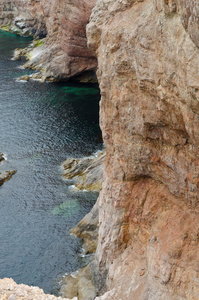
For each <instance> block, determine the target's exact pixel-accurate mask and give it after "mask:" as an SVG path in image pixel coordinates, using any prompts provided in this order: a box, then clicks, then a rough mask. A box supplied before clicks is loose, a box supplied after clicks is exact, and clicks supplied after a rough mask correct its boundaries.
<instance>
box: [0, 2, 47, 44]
mask: <svg viewBox="0 0 199 300" xmlns="http://www.w3.org/2000/svg"><path fill="white" fill-rule="evenodd" d="M0 27H2V28H3V29H5V30H9V31H11V32H13V33H17V34H21V35H24V36H35V37H40V38H42V37H45V36H46V33H47V31H46V23H45V19H44V14H43V9H42V6H41V1H40V0H15V1H12V0H0Z"/></svg>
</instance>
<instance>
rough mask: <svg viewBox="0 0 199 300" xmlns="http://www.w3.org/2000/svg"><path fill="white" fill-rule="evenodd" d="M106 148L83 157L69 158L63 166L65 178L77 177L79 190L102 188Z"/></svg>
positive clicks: (76, 182)
mask: <svg viewBox="0 0 199 300" xmlns="http://www.w3.org/2000/svg"><path fill="white" fill-rule="evenodd" d="M105 155H106V154H105V150H104V151H98V152H97V153H96V154H95V155H92V156H90V157H85V158H81V159H75V158H69V159H67V160H66V161H65V162H64V163H63V165H62V167H63V169H64V174H63V177H64V178H65V179H73V178H74V179H75V186H76V188H78V189H79V190H87V191H97V192H99V191H100V190H101V189H102V180H103V169H104V163H105Z"/></svg>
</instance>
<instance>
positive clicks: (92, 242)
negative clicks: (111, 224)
mask: <svg viewBox="0 0 199 300" xmlns="http://www.w3.org/2000/svg"><path fill="white" fill-rule="evenodd" d="M98 228H99V210H98V203H96V204H95V205H94V207H93V208H92V210H91V211H90V213H88V214H87V215H86V216H85V217H84V218H83V219H82V220H81V221H80V222H79V223H78V224H77V226H75V227H74V228H73V229H72V230H71V233H73V234H75V235H76V236H77V237H79V238H81V239H83V242H84V244H83V249H84V252H85V254H88V253H95V251H96V248H97V242H98Z"/></svg>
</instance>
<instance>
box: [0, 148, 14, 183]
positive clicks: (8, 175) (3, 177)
mask: <svg viewBox="0 0 199 300" xmlns="http://www.w3.org/2000/svg"><path fill="white" fill-rule="evenodd" d="M4 160H5V158H4V156H3V154H2V153H0V164H1V163H2V162H3V161H4ZM15 173H16V170H13V171H5V172H4V173H3V174H2V173H1V172H0V186H1V185H2V184H3V183H4V182H5V181H8V180H10V178H11V177H12V175H14V174H15Z"/></svg>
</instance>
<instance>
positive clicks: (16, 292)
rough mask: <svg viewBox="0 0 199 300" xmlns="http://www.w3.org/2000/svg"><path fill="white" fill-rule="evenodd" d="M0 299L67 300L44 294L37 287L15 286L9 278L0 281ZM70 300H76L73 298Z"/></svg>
mask: <svg viewBox="0 0 199 300" xmlns="http://www.w3.org/2000/svg"><path fill="white" fill-rule="evenodd" d="M0 299H1V300H56V299H57V300H69V299H67V298H62V297H56V296H53V295H48V294H44V292H43V290H42V289H40V288H38V287H32V286H28V285H25V284H16V282H15V281H14V280H13V279H11V278H5V279H0ZM72 300H77V298H76V297H75V298H73V299H72Z"/></svg>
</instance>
